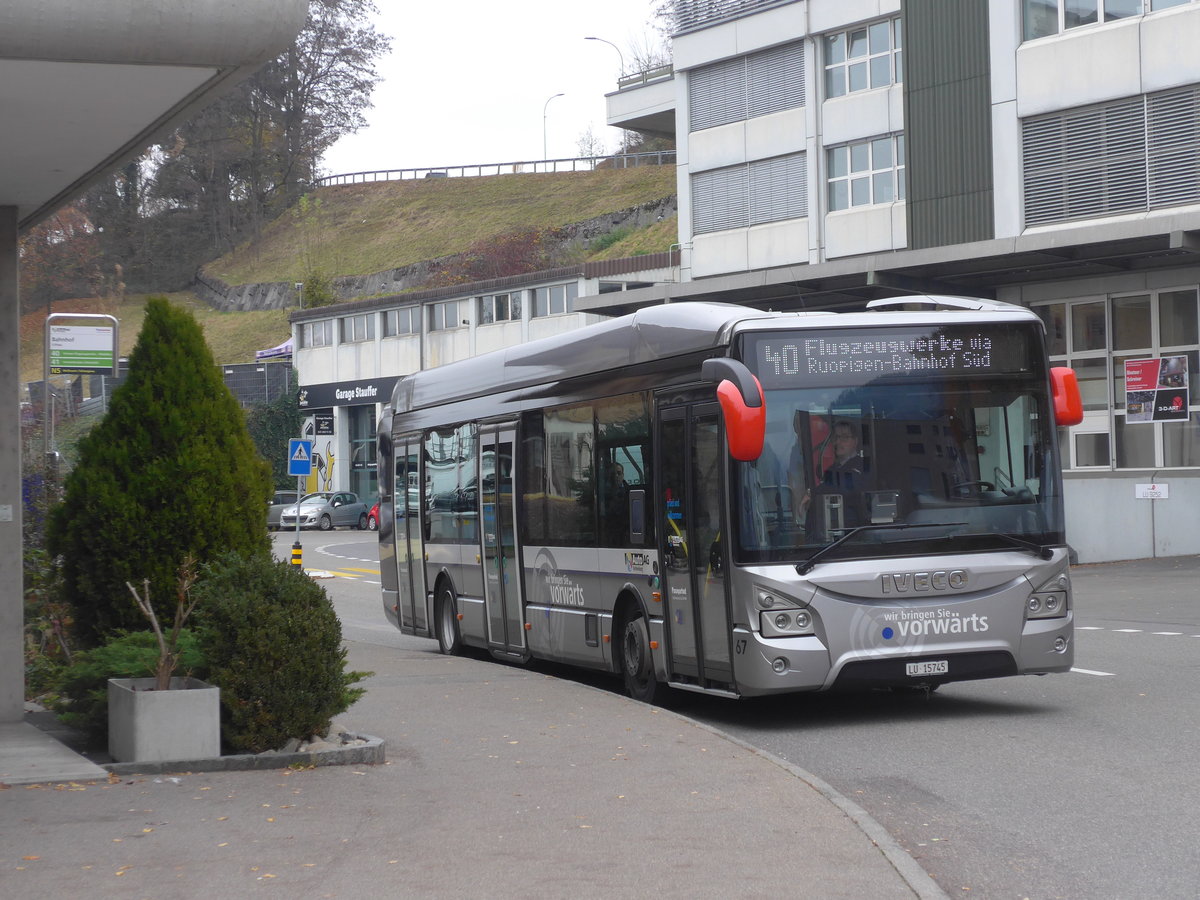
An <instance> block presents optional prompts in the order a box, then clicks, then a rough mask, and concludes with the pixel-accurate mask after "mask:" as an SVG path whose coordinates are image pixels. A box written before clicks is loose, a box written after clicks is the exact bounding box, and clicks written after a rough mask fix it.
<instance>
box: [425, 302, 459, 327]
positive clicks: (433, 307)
mask: <svg viewBox="0 0 1200 900" xmlns="http://www.w3.org/2000/svg"><path fill="white" fill-rule="evenodd" d="M458 303H459V301H457V300H446V301H444V302H442V303H431V304H430V305H429V330H430V331H448V330H449V329H451V328H459V327H461V325H462V324H465V323H462V322H460V320H459V318H458Z"/></svg>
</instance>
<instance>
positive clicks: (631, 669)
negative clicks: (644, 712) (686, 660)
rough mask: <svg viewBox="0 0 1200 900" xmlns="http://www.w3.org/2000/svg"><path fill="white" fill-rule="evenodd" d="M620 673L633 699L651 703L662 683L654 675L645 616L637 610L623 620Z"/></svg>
mask: <svg viewBox="0 0 1200 900" xmlns="http://www.w3.org/2000/svg"><path fill="white" fill-rule="evenodd" d="M620 646H621V673H622V675H624V677H625V690H626V691H628V692H629V696H630V697H632V698H633V699H634V700H640V701H642V702H643V703H653V702H654V700H655V698H656V697H658V695H659V691H660V690H661V689H662V685H661V684H660V683H659V681H658V679H657V678H655V676H654V660H653V658H651V656H650V631H649V629H648V628H647V627H646V617H645V616H644V615H642V613H641V612H640V611H639V612H637V613H636V614H635V615H634V616H633V618H631V619H627V620H626V621H625V630H624V633H623V634H622V635H621V645H620Z"/></svg>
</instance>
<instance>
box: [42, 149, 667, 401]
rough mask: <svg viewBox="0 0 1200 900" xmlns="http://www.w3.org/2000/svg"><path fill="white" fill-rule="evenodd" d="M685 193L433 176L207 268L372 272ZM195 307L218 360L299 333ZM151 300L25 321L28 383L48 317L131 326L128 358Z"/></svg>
mask: <svg viewBox="0 0 1200 900" xmlns="http://www.w3.org/2000/svg"><path fill="white" fill-rule="evenodd" d="M674 194H675V167H674V166H643V167H641V168H636V169H610V170H599V171H595V172H571V173H562V174H543V173H538V174H512V175H494V176H487V177H479V178H429V179H421V180H413V181H393V182H377V183H374V184H361V185H346V186H338V187H329V188H321V189H320V190H318V191H317V192H316V193H315V194H314V195H312V196H311V197H309V198H307V199H306V201H305V202H304V203H302V204H300V205H298V206H297V207H295V208H293V209H292V210H290V211H288V212H286V213H284V214H283V215H282V216H280V217H279V218H278V219H276V220H275V221H273V222H271V223H270V224H268V225H267V226H266V227H265V228H264V229H263V233H262V236H261V239H260V240H258V241H255V242H253V243H249V244H245V245H243V246H241V247H239V248H237V250H236V251H234V252H233V253H230V254H227V255H226V256H223V257H221V258H220V259H217V260H215V261H213V262H212V263H210V264H209V265H207V266H206V267H205V269H206V271H207V272H208V273H209V274H212V275H216V276H217V277H218V278H220V279H222V280H223V281H225V282H226V283H228V284H250V283H254V282H260V281H293V280H301V279H302V278H303V277H304V275H305V273H306V272H308V271H311V270H313V269H320V270H322V271H323V272H324V273H325V274H327V275H329V276H338V275H364V274H370V273H373V272H379V271H383V270H385V269H389V268H396V267H399V266H404V265H409V264H411V263H415V262H420V261H422V260H426V259H433V258H437V257H441V256H448V255H450V254H453V253H460V252H463V251H465V250H467V249H469V248H470V247H471V246H472V244H475V243H476V242H478V241H482V240H485V239H487V238H490V237H494V236H496V235H501V234H505V233H508V232H512V231H518V230H528V229H543V228H558V227H562V226H565V225H570V224H573V223H576V222H582V221H585V220H587V219H591V218H594V217H597V216H601V215H604V214H605V213H610V212H616V211H618V210H623V209H629V208H630V207H634V206H640V205H642V204H647V203H653V202H655V201H658V200H661V199H663V198H665V197H670V196H673V195H674ZM610 237H611V238H612V240H611V241H605V242H601V243H603V245H604V246H603V249H602V250H598V251H596V252H593V253H592V254H590V255H589V256H588V259H594V260H598V259H617V258H621V257H626V256H637V255H640V254H644V253H657V252H660V251H664V250H669V249H670V248H671V245H672V244H674V243H675V242H676V241H677V240H678V237H677V226H676V220H675V217H673V216H672V217H670V218H669V219H664V220H663V221H661V222H657V223H655V224H654V225H652V226H650V227H649V228H644V229H640V230H635V231H632V232H629V233H614V234H613V235H610ZM169 296H170V299H171V301H172V302H174V303H179V304H182V305H184V306H187V307H188V308H189V309H191V310H192V312H193V314H194V315H195V316H196V318H197V320H198V321H199V322H200V325H201V327H202V328H203V329H204V335H205V338H206V340H207V341H208V345H209V346H210V347H211V348H212V350H213V355H214V356H215V357H216V360H217V362H218V363H222V364H227V363H244V362H253V361H254V352H255V351H256V350H262V349H264V348H266V347H271V346H274V345H275V344H278V343H280V342H281V341H283V340H285V339H286V338H287V336H288V333H289V329H288V322H287V312H288V311H287V310H278V309H277V310H258V311H252V312H217V311H215V310H213V309H211V308H210V307H208V306H207V305H205V304H204V303H202V302H201V301H199V300H198V299H197V298H196V297H195V296H193V295H192V294H191V293H188V292H184V293H178V294H172V295H169ZM145 301H146V298H145V296H144V295H140V296H129V297H127V298H125V299H123V300H120V301H117V300H103V299H96V298H81V299H78V300H64V301H60V302H57V303H55V304H54V306H53V309H52V310H39V311H37V312H34V313H30V314H28V315H26V316H24V317H23V318H22V320H21V380H22V381H37V380H40V379H41V377H42V352H43V346H44V334H43V330H44V325H45V317H46V314H47V313H48V312H81V313H108V314H109V315H114V316H116V317H117V319H118V321H119V322H120V335H121V353H122V355H128V353H129V351H130V350H131V349H132V348H133V345H134V343H135V342H136V341H137V336H138V332H139V331H140V330H141V326H142V318H143V315H144V306H145Z"/></svg>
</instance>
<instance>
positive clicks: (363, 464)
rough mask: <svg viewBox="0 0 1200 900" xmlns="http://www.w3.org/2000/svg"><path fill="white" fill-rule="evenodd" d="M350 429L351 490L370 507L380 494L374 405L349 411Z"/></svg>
mask: <svg viewBox="0 0 1200 900" xmlns="http://www.w3.org/2000/svg"><path fill="white" fill-rule="evenodd" d="M347 415H348V419H349V426H350V490H352V491H354V493H356V494H358V499H359V500H362V501H363V502H364V503H366V504H367V506H370V505H371V504H372V503H373V502H374V501H375V499H376V497H377V496H378V494H379V477H378V473H377V471H376V445H375V404H373V403H370V404H367V405H364V406H351V407H349V409H348V410H347Z"/></svg>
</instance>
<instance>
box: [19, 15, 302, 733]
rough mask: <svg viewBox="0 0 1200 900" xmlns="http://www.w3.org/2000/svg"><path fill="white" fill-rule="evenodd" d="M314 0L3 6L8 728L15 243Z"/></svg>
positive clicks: (241, 68)
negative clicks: (308, 0)
mask: <svg viewBox="0 0 1200 900" xmlns="http://www.w3.org/2000/svg"><path fill="white" fill-rule="evenodd" d="M307 11H308V2H307V0H238V2H236V3H233V2H230V0H153V2H146V0H39V2H38V3H36V4H34V3H6V4H3V5H0V724H3V723H6V722H19V721H20V720H21V718H22V714H23V709H24V693H25V675H24V653H23V646H22V633H23V626H24V621H23V618H24V604H23V595H22V584H21V568H22V566H21V554H22V551H21V458H20V455H21V446H20V435H19V429H17V428H16V427H14V426H15V424H16V422H17V421H19V409H18V389H19V387H20V365H19V361H18V348H19V337H18V335H19V328H18V325H19V317H20V306H19V303H18V296H17V266H18V258H17V241H18V239H19V237H20V236H21V234H23V233H24V232H25V231H27V230H28V229H30V228H32V227H33V226H35V225H36V224H37V223H38V222H40V221H41V220H42V219H44V218H46V217H47V216H49V215H50V214H52V213H53V212H54V211H55V210H56V209H58V208H59V207H61V206H62V205H63V204H65V203H68V202H70V201H71V200H74V199H75V198H76V197H78V196H79V195H80V194H81V193H83V191H84V190H86V189H87V188H88V187H89V186H90V185H91V184H93V183H94V182H96V181H98V180H99V179H101V178H103V177H104V176H105V175H107V174H108V173H110V172H111V171H112V170H113V169H115V168H117V167H118V166H120V165H122V164H124V163H125V162H127V161H128V160H129V159H131V158H133V157H134V156H136V155H137V154H138V153H139V152H141V151H142V150H143V149H144V148H145V147H146V146H148V145H149V144H150V143H152V142H153V140H154V139H155V138H156V137H157V136H158V135H160V134H161V133H162V132H164V131H166V130H167V129H169V128H170V127H171V126H173V125H175V124H177V123H178V122H180V121H183V120H184V119H186V118H187V117H189V116H191V115H193V114H194V113H196V112H198V111H199V110H200V109H202V108H204V107H205V106H206V105H208V104H209V103H211V102H212V101H213V100H215V99H217V98H218V97H219V96H220V95H221V94H222V93H224V92H226V91H227V90H229V89H230V88H232V87H233V86H234V85H236V84H237V83H238V82H239V81H242V80H243V79H245V78H246V77H247V76H249V75H250V74H251V73H253V72H254V70H255V69H257V68H258V67H259V66H261V65H262V64H263V63H265V62H267V61H268V60H270V59H272V58H274V57H275V56H277V55H278V54H279V53H280V52H281V51H283V50H284V49H285V48H286V47H287V46H288V45H289V44H290V43H291V42H292V40H293V39H294V38H295V37H296V34H297V33H298V32H299V30H300V28H301V27H302V26H303V25H304V19H305V15H306V14H307Z"/></svg>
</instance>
